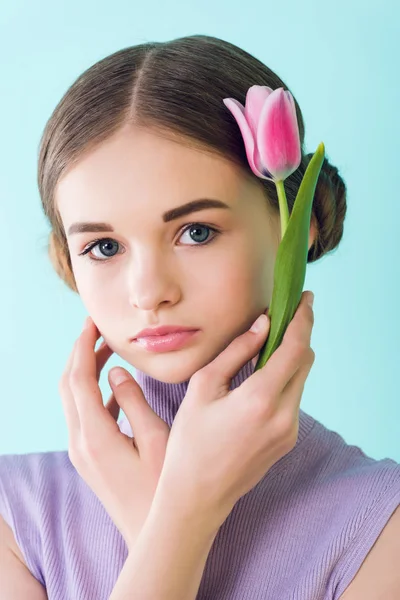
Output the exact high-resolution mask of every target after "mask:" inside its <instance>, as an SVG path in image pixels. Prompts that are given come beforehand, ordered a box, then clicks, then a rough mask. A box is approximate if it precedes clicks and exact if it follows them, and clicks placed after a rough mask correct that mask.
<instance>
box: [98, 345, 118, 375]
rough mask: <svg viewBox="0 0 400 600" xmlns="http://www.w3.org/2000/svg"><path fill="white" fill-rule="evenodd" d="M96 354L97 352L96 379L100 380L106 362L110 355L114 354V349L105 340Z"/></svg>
mask: <svg viewBox="0 0 400 600" xmlns="http://www.w3.org/2000/svg"><path fill="white" fill-rule="evenodd" d="M95 354H96V379H97V382H98V381H99V379H100V375H101V372H102V370H103V369H104V365H105V364H106V362H107V361H108V359H109V358H110V356H112V355H113V354H114V350H111V348H110V347H109V346H108V345H107V342H105V341H104V342H103V343H102V344H100V346H99V347H98V348H97V350H96V352H95Z"/></svg>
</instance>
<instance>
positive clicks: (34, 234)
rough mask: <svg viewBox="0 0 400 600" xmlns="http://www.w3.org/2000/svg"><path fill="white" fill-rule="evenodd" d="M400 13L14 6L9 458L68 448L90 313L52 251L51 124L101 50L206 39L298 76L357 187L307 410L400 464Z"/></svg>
mask: <svg viewBox="0 0 400 600" xmlns="http://www.w3.org/2000/svg"><path fill="white" fill-rule="evenodd" d="M399 13H400V9H399V4H398V2H396V1H395V0H393V1H389V0H386V1H381V2H379V4H378V2H368V3H366V2H361V1H354V0H353V1H352V2H348V1H346V2H344V1H343V0H336V1H335V2H334V3H324V2H314V1H311V0H303V1H302V2H301V3H299V2H297V0H292V1H289V0H286V2H265V1H263V2H261V1H259V0H257V1H254V0H253V2H250V3H243V2H234V1H231V2H228V1H226V0H217V1H216V0H212V1H210V0H201V1H199V2H196V3H194V2H190V3H189V2H184V1H183V0H181V1H178V0H175V1H173V2H171V1H170V2H165V1H161V0H153V2H149V3H142V2H132V1H129V2H128V1H126V2H124V1H121V0H114V1H113V2H112V3H109V2H103V3H101V2H98V1H96V2H95V1H90V2H88V1H86V2H78V1H77V0H74V1H69V2H68V3H65V2H64V3H62V2H57V3H54V2H53V1H52V2H50V1H44V0H37V1H36V2H30V1H28V0H24V1H21V0H19V1H18V0H12V1H9V2H4V3H2V7H1V9H0V45H1V56H2V60H1V77H0V85H1V88H2V89H1V94H0V115H1V135H2V144H1V157H0V158H1V160H0V177H1V203H0V218H1V223H2V228H1V230H2V234H3V241H4V245H3V249H4V252H3V258H4V260H3V261H2V263H1V292H2V293H1V294H0V315H1V330H2V335H1V346H0V376H1V395H0V409H1V412H0V414H1V417H0V454H5V453H7V454H11V453H25V452H40V451H50V450H65V449H67V446H68V431H67V427H66V423H65V419H64V413H63V409H62V404H61V399H60V397H59V394H58V382H59V379H60V377H61V374H62V372H63V370H64V367H65V364H66V361H67V358H68V356H69V354H70V352H71V350H72V346H73V343H74V341H75V339H76V338H77V337H78V335H79V334H80V331H81V327H82V324H83V320H84V318H85V316H86V312H85V310H84V307H83V305H82V304H81V302H80V299H79V296H77V295H75V294H73V293H72V292H71V291H69V290H68V288H67V287H66V286H65V285H64V284H63V283H62V282H61V281H60V280H59V279H58V278H57V276H56V274H55V273H54V272H53V270H52V267H51V265H50V262H49V260H48V258H47V255H46V242H47V236H48V231H49V230H48V225H47V222H46V221H45V219H44V216H43V215H42V211H41V205H40V200H39V194H38V190H37V184H36V165H37V152H38V145H39V138H40V135H41V133H42V130H43V128H44V125H45V122H46V120H47V119H48V118H49V116H50V114H51V112H52V110H53V109H54V107H55V105H56V104H57V102H58V101H59V99H60V98H61V96H62V94H63V93H64V92H65V91H66V89H67V87H68V86H69V85H70V84H71V83H72V82H73V81H74V80H75V79H76V77H77V76H78V75H79V74H80V73H81V72H82V71H83V70H85V69H86V68H88V67H89V66H90V65H92V64H93V63H94V62H96V61H98V60H99V59H101V58H103V57H104V56H106V55H108V54H110V53H112V52H114V51H116V50H119V49H121V48H123V47H126V46H130V45H134V44H138V43H141V42H144V41H149V40H157V41H163V40H168V39H171V38H175V37H180V36H184V35H190V34H195V33H202V34H208V35H215V36H217V37H221V38H224V39H226V40H228V41H230V42H233V43H235V44H238V45H240V46H242V47H243V48H244V49H246V50H247V51H249V52H251V53H252V54H254V55H255V56H256V57H257V58H259V59H261V60H263V61H264V62H265V63H266V64H268V65H269V66H270V67H271V68H272V69H273V70H274V71H276V72H277V73H278V74H279V75H280V76H281V77H282V78H283V80H284V81H286V82H287V84H288V86H290V89H291V90H292V92H293V93H294V95H295V96H296V98H297V100H298V102H299V104H300V106H301V108H302V111H303V115H304V120H305V123H306V145H307V151H309V152H311V151H315V149H316V147H317V145H318V143H319V142H320V141H323V142H324V143H325V148H326V154H327V156H328V158H329V160H330V161H331V162H332V163H333V164H336V165H337V166H338V167H339V169H340V172H341V174H342V176H343V177H344V179H345V181H346V183H347V186H348V198H347V201H348V213H347V218H346V221H345V233H344V237H343V240H342V242H341V244H340V246H339V249H338V250H337V251H335V252H333V253H332V254H330V255H328V256H327V257H325V258H323V259H322V260H320V261H318V262H317V263H316V264H314V265H310V266H309V267H308V270H307V276H306V283H305V289H311V290H313V291H314V292H315V305H314V306H315V326H314V330H313V335H312V343H311V345H312V347H313V349H314V351H315V353H316V360H315V363H314V366H313V368H312V370H311V372H310V375H309V377H308V379H307V382H306V386H305V389H304V395H303V399H302V408H303V410H305V411H306V412H308V413H309V414H311V415H312V416H313V417H315V418H316V419H318V420H320V421H321V422H322V423H323V424H324V425H326V426H328V427H329V428H331V429H334V430H335V431H337V432H338V433H340V435H342V436H343V437H344V438H345V440H346V441H347V442H348V443H351V444H355V445H358V446H360V447H361V448H362V449H363V450H364V452H366V453H367V454H369V455H370V456H373V457H374V458H383V457H391V458H394V459H395V460H397V461H398V462H400V441H399V437H400V436H399V430H400V402H399V391H398V387H399V386H398V374H399V369H400V366H399V362H400V360H399V359H400V353H399V340H400V324H399V323H400V321H399V316H398V310H399V309H398V307H399V303H400V288H399V274H400V269H399V266H398V258H399V237H398V222H399V218H400V208H399V205H400V201H399V197H398V196H399V183H398V173H399V166H398V156H399V149H398V142H399V139H400V126H399V125H400V118H399V106H400V85H399V76H398V72H399V71H398V68H399V67H398V60H399V55H400V50H399V39H400V28H399V22H400V14H399ZM255 83H256V82H255ZM118 364H121V365H122V366H125V367H128V368H129V369H130V370H131V372H132V371H134V370H133V368H131V367H130V366H129V365H127V363H125V361H123V360H122V359H120V358H119V357H115V356H113V357H112V358H111V359H110V361H109V362H108V363H107V366H106V369H107V371H108V370H109V369H110V368H111V367H113V366H116V365H118ZM107 371H106V372H107ZM106 372H103V374H102V377H101V380H100V387H101V389H102V391H103V394H104V397H105V399H106V398H107V399H108V397H109V395H110V389H109V386H108V383H107V379H106V374H105V373H106Z"/></svg>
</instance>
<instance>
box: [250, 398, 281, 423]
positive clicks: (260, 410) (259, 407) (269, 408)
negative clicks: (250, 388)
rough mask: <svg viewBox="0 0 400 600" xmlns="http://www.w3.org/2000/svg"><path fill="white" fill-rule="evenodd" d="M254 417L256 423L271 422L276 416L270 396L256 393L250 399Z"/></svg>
mask: <svg viewBox="0 0 400 600" xmlns="http://www.w3.org/2000/svg"><path fill="white" fill-rule="evenodd" d="M250 404H251V406H252V415H253V417H254V419H255V420H256V421H269V420H271V419H272V418H273V417H274V415H275V410H276V408H275V406H274V403H273V400H272V398H271V397H270V396H269V395H268V394H265V393H264V394H260V393H254V394H253V397H252V398H250Z"/></svg>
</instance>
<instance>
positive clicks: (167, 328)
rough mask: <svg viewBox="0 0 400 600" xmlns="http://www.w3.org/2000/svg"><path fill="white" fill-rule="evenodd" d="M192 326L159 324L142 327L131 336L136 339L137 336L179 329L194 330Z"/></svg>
mask: <svg viewBox="0 0 400 600" xmlns="http://www.w3.org/2000/svg"><path fill="white" fill-rule="evenodd" d="M194 329H195V328H194V327H182V326H181V325H160V327H146V329H142V331H139V333H137V334H136V336H135V337H134V338H133V339H134V340H137V338H143V337H147V336H148V335H151V336H154V335H166V334H167V333H176V332H178V331H179V332H181V331H194Z"/></svg>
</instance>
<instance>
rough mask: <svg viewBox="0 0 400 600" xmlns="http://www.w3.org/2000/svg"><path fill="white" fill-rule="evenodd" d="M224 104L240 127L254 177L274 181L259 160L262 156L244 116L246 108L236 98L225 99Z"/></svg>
mask: <svg viewBox="0 0 400 600" xmlns="http://www.w3.org/2000/svg"><path fill="white" fill-rule="evenodd" d="M223 103H224V104H225V106H226V107H227V108H229V110H230V111H231V113H232V115H233V116H234V117H235V119H236V122H237V124H238V125H239V129H240V131H241V133H242V137H243V141H244V147H245V150H246V156H247V160H248V162H249V165H250V168H251V170H252V171H253V173H254V175H257V177H261V178H262V179H271V180H272V178H271V177H268V176H267V175H265V173H264V171H265V169H264V168H263V166H262V164H261V161H260V158H259V156H260V155H259V153H258V150H257V147H256V144H255V138H254V137H253V133H252V131H251V127H250V125H249V123H248V122H247V120H246V117H245V114H244V111H245V108H244V106H243V104H241V103H240V102H238V100H235V99H234V98H224V99H223ZM268 175H269V173H268Z"/></svg>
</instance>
